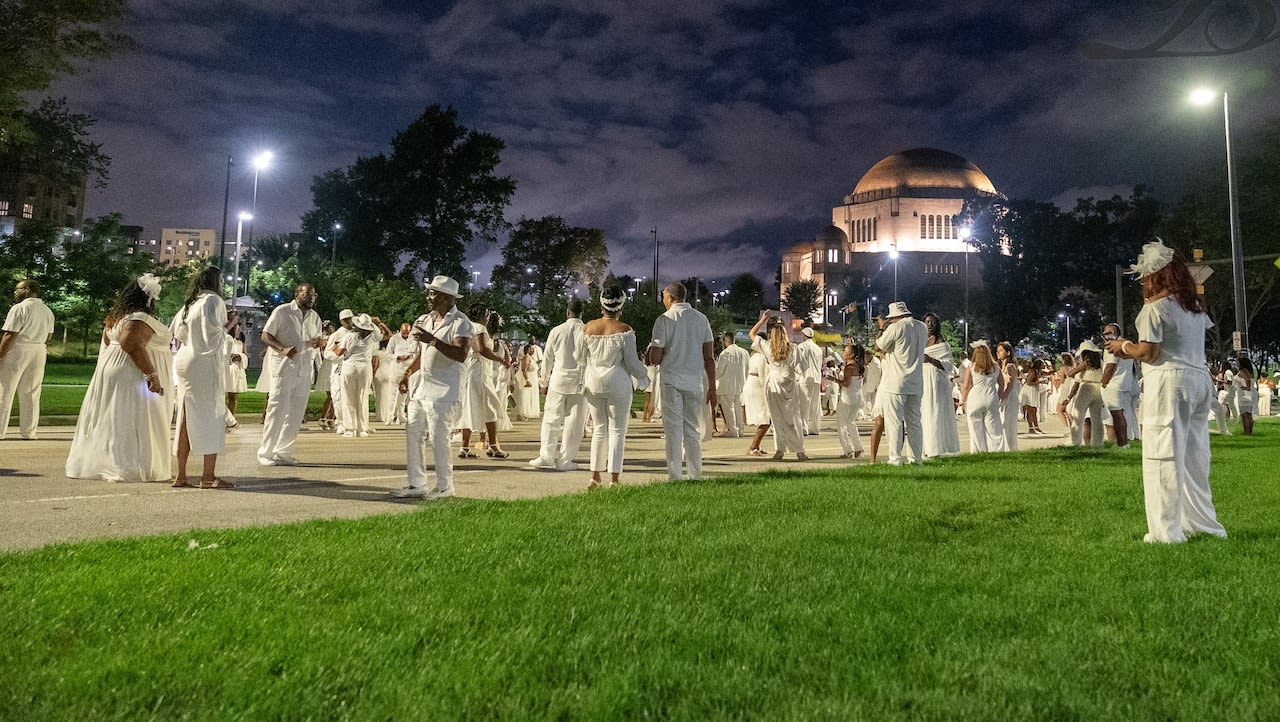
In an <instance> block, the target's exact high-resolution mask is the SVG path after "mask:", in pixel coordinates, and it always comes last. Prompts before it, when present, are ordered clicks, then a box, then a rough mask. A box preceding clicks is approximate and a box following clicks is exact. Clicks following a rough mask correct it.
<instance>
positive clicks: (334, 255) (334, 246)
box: [329, 223, 342, 266]
mask: <svg viewBox="0 0 1280 722" xmlns="http://www.w3.org/2000/svg"><path fill="white" fill-rule="evenodd" d="M340 230H342V224H341V223H335V224H333V241H332V242H331V243H329V265H331V266H336V265H338V231H340Z"/></svg>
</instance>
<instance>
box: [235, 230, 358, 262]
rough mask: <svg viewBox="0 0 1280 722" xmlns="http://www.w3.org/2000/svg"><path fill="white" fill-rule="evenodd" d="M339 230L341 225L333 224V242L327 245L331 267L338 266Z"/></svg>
mask: <svg viewBox="0 0 1280 722" xmlns="http://www.w3.org/2000/svg"><path fill="white" fill-rule="evenodd" d="M250 228H252V226H250ZM340 230H342V224H341V223H335V224H333V242H332V243H330V244H329V265H331V266H336V265H338V231H340Z"/></svg>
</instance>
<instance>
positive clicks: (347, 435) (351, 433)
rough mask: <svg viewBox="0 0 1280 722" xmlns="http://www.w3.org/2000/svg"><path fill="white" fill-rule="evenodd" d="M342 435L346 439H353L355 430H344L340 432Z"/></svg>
mask: <svg viewBox="0 0 1280 722" xmlns="http://www.w3.org/2000/svg"><path fill="white" fill-rule="evenodd" d="M342 436H343V438H346V439H354V438H356V432H354V431H344V432H342Z"/></svg>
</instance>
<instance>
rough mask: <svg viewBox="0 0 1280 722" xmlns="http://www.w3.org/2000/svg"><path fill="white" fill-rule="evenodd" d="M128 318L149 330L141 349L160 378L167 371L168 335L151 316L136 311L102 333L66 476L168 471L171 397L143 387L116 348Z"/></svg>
mask: <svg viewBox="0 0 1280 722" xmlns="http://www.w3.org/2000/svg"><path fill="white" fill-rule="evenodd" d="M131 321H134V322H139V323H145V324H147V325H148V326H150V327H151V330H152V331H154V332H155V335H153V336H152V337H151V340H149V341H147V345H146V347H145V349H144V350H145V352H146V354H147V358H148V359H149V360H150V361H151V364H152V365H153V366H154V367H155V370H156V373H158V374H160V378H161V379H168V378H169V377H170V376H171V375H172V373H173V355H172V352H170V350H169V344H170V342H171V341H172V340H173V338H172V336H171V335H170V333H169V329H168V327H167V326H165V325H164V324H162V323H160V322H159V321H158V320H156V319H155V317H153V316H151V315H149V314H146V313H143V312H141V311H139V312H136V313H133V314H130V315H128V316H126V317H124V318H122V319H120V321H118V322H117V323H116V325H115V326H113V327H111V329H110V330H108V331H107V340H108V344H107V345H106V346H105V347H103V349H102V350H101V352H100V353H99V354H98V365H97V367H96V368H95V369H94V370H93V378H92V379H91V380H90V381H89V388H88V390H86V392H85V395H84V403H83V405H81V407H80V418H79V420H78V421H77V422H76V431H75V436H73V437H72V439H71V453H70V455H68V457H67V467H66V472H67V476H68V477H69V478H72V479H106V480H108V481H168V479H169V477H170V476H171V475H172V459H173V457H172V456H170V452H169V421H170V420H171V419H172V418H173V406H172V405H171V403H170V399H171V398H172V397H170V396H160V395H159V394H153V393H151V392H150V391H148V390H147V382H146V379H144V378H143V376H142V372H141V371H140V370H138V367H137V366H135V365H134V363H133V360H132V359H130V358H129V356H128V355H127V354H125V352H124V349H122V348H120V332H121V331H122V330H123V329H124V326H125V324H126V323H128V322H131ZM218 421H219V422H221V417H219V419H218Z"/></svg>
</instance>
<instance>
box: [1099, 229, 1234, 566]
mask: <svg viewBox="0 0 1280 722" xmlns="http://www.w3.org/2000/svg"><path fill="white" fill-rule="evenodd" d="M1130 271H1131V272H1133V273H1135V274H1137V275H1138V277H1139V280H1140V282H1141V283H1142V297H1143V299H1144V300H1145V301H1146V304H1145V305H1144V306H1143V307H1142V310H1141V311H1139V312H1138V319H1137V322H1136V323H1135V329H1136V330H1137V335H1138V342H1137V343H1134V342H1132V341H1129V340H1127V339H1112V340H1110V341H1107V350H1108V351H1110V352H1111V353H1113V354H1115V356H1116V357H1117V358H1121V359H1126V358H1129V359H1137V360H1138V361H1141V362H1142V379H1143V399H1142V416H1143V429H1144V431H1145V434H1144V437H1145V438H1144V439H1143V443H1142V487H1143V497H1144V500H1145V503H1146V512H1147V534H1146V536H1144V537H1143V541H1145V542H1162V543H1176V542H1181V541H1185V540H1186V538H1187V536H1189V535H1192V534H1212V535H1214V536H1218V537H1223V538H1225V537H1226V536H1227V531H1226V529H1225V528H1223V526H1222V524H1221V523H1219V522H1218V516H1217V512H1216V511H1215V510H1214V507H1213V493H1212V492H1211V491H1210V489H1209V468H1210V461H1211V453H1210V450H1209V410H1210V408H1211V406H1212V404H1213V396H1214V390H1213V379H1212V378H1210V376H1209V373H1208V371H1206V367H1205V358H1204V338H1205V332H1206V331H1207V330H1208V329H1209V328H1211V327H1212V326H1213V322H1212V321H1210V320H1209V316H1208V314H1206V313H1205V309H1204V305H1203V302H1202V301H1201V299H1200V297H1199V296H1197V295H1196V290H1195V281H1194V280H1192V278H1191V272H1190V271H1189V270H1187V265H1186V262H1185V261H1184V260H1183V259H1182V258H1180V257H1178V256H1177V254H1175V253H1174V251H1173V249H1172V248H1169V247H1168V246H1165V245H1164V243H1163V242H1161V241H1160V239H1159V238H1157V239H1156V240H1155V241H1153V242H1151V243H1148V244H1146V245H1145V246H1143V247H1142V254H1141V255H1140V256H1139V257H1138V262H1137V263H1135V264H1133V266H1131V267H1130Z"/></svg>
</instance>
